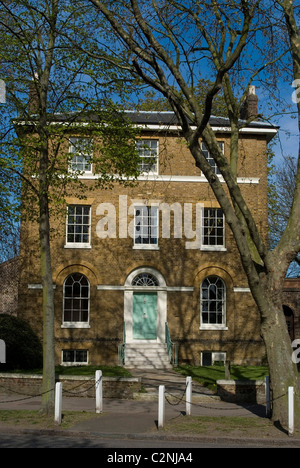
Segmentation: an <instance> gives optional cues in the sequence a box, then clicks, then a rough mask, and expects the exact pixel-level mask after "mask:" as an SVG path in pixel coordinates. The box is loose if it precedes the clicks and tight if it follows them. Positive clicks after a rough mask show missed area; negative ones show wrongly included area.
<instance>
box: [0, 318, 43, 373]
mask: <svg viewBox="0 0 300 468" xmlns="http://www.w3.org/2000/svg"><path fill="white" fill-rule="evenodd" d="M0 337H1V339H2V340H4V342H5V345H6V364H1V370H3V371H5V370H15V369H34V368H36V367H40V366H41V365H42V345H41V342H40V340H39V338H38V337H37V335H36V333H35V332H34V331H33V330H32V328H31V326H30V325H29V324H28V322H26V321H25V320H21V319H19V318H17V317H14V316H12V315H8V314H1V315H0Z"/></svg>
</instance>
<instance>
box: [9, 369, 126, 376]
mask: <svg viewBox="0 0 300 468" xmlns="http://www.w3.org/2000/svg"><path fill="white" fill-rule="evenodd" d="M97 370H101V371H102V374H103V377H132V375H131V374H130V372H128V370H127V369H124V368H123V367H119V366H115V367H110V366H57V367H55V372H56V374H59V375H81V376H88V377H90V376H94V375H95V372H96V371H97ZM0 372H1V368H0ZM7 373H18V374H37V375H41V374H42V373H43V370H42V369H32V370H26V371H22V370H16V371H7Z"/></svg>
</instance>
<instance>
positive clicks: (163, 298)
mask: <svg viewBox="0 0 300 468" xmlns="http://www.w3.org/2000/svg"><path fill="white" fill-rule="evenodd" d="M140 273H150V274H152V275H153V276H155V277H156V279H157V281H158V286H148V287H147V286H146V287H143V286H132V281H133V279H134V278H135V277H136V276H137V275H139V274H140ZM124 286H125V288H124V289H125V292H124V322H125V325H126V343H162V344H164V343H165V341H166V331H165V324H166V321H167V285H166V282H165V279H164V277H163V275H162V274H161V273H159V271H157V270H155V269H154V268H147V267H143V268H137V269H135V270H133V271H132V272H131V273H130V274H129V275H128V276H127V278H126V281H125V285H124ZM151 291H153V292H156V293H157V338H156V340H134V339H133V333H132V321H133V293H134V292H151Z"/></svg>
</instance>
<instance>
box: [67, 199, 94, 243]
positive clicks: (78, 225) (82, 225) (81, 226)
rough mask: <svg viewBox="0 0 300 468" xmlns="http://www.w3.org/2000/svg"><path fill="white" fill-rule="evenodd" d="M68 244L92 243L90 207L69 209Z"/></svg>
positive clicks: (72, 206)
mask: <svg viewBox="0 0 300 468" xmlns="http://www.w3.org/2000/svg"><path fill="white" fill-rule="evenodd" d="M67 242H68V243H79V244H80V243H85V244H89V243H90V206H86V205H84V206H80V205H71V206H69V207H68V219H67Z"/></svg>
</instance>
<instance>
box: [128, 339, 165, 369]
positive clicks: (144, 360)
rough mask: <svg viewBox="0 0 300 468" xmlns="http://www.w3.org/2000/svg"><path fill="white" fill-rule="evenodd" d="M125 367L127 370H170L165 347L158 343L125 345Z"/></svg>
mask: <svg viewBox="0 0 300 468" xmlns="http://www.w3.org/2000/svg"><path fill="white" fill-rule="evenodd" d="M125 367H127V368H128V369H172V365H171V364H170V361H169V355H168V351H167V346H166V345H164V344H160V343H131V344H128V343H127V344H126V360H125Z"/></svg>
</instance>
